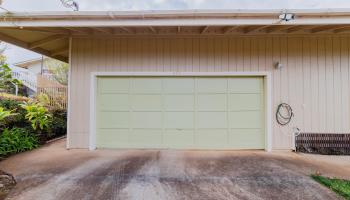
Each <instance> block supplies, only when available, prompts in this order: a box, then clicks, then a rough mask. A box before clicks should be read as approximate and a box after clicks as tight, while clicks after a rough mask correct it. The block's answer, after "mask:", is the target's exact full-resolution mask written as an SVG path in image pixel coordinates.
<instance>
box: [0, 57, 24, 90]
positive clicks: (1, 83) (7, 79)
mask: <svg viewBox="0 0 350 200" xmlns="http://www.w3.org/2000/svg"><path fill="white" fill-rule="evenodd" d="M15 85H21V82H20V81H19V80H17V79H15V78H13V77H12V70H11V68H10V67H9V66H8V65H7V64H2V65H0V89H2V90H3V91H5V92H7V93H14V90H15Z"/></svg>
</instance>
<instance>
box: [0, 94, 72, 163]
mask: <svg viewBox="0 0 350 200" xmlns="http://www.w3.org/2000/svg"><path fill="white" fill-rule="evenodd" d="M45 99H46V98H45V97H39V98H37V99H29V98H25V97H15V96H13V95H8V94H1V95H0V107H1V108H3V109H4V111H7V110H11V111H12V112H16V113H17V114H16V115H10V116H8V117H6V118H5V120H3V122H2V123H3V126H2V127H6V129H5V130H1V126H0V140H2V142H3V143H0V147H3V145H5V146H6V147H8V148H9V149H13V147H14V146H16V147H17V146H19V144H18V141H17V139H18V138H21V140H23V141H28V140H31V139H30V138H34V140H35V143H33V144H35V145H34V146H33V148H35V147H37V146H38V144H44V143H45V142H46V141H47V140H49V139H52V138H56V137H58V136H62V135H65V134H66V131H67V123H66V120H67V113H66V110H63V109H60V108H58V107H53V106H47V107H46V106H44V104H45ZM22 100H23V101H22ZM1 108H0V110H1ZM0 113H1V112H0ZM17 129H19V130H20V132H21V134H19V133H17V132H19V131H17ZM15 130H16V131H15ZM11 131H13V132H16V133H14V134H15V135H16V136H14V135H13V134H10V133H9V132H11ZM24 132H25V134H24ZM2 133H3V134H2ZM22 133H23V134H22ZM1 138H2V139H1ZM3 138H7V139H3ZM28 138H29V139H28ZM12 140H13V141H12ZM4 141H5V142H4ZM12 143H15V144H12ZM24 143H25V142H24ZM29 146H30V145H29ZM4 148H5V147H3V148H2V149H4ZM31 149H32V148H23V151H25V150H31ZM1 151H2V152H1ZM21 151H22V150H18V151H14V150H13V151H12V150H11V152H10V151H9V150H8V149H4V150H0V157H1V156H5V155H10V154H12V153H17V152H21Z"/></svg>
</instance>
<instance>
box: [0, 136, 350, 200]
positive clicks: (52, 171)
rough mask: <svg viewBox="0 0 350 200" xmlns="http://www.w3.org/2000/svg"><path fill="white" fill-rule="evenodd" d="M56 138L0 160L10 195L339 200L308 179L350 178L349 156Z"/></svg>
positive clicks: (72, 197)
mask: <svg viewBox="0 0 350 200" xmlns="http://www.w3.org/2000/svg"><path fill="white" fill-rule="evenodd" d="M64 142H65V141H63V140H62V141H58V142H55V143H53V144H50V145H48V146H45V147H43V148H40V149H38V150H35V151H32V152H27V153H23V154H20V155H17V156H14V157H11V158H10V159H8V160H5V161H2V162H0V169H4V170H5V171H8V172H10V173H13V174H14V175H15V177H16V178H17V181H18V184H17V186H16V187H15V189H14V190H13V191H12V192H11V193H10V195H9V197H8V199H23V200H30V199H35V200H39V199H45V200H50V199H64V200H69V199H72V200H76V199H101V200H102V199H103V200H104V199H123V200H124V199H137V200H139V199H150V200H155V199H162V200H166V199H181V200H182V199H338V197H337V196H336V195H335V194H334V193H333V192H331V191H329V190H328V189H327V188H325V187H323V186H321V185H319V184H318V183H316V182H314V181H313V180H311V179H310V178H309V174H310V173H314V172H316V171H319V172H321V173H323V174H324V175H328V176H337V177H342V178H350V177H348V176H350V159H349V157H329V156H328V157H327V156H315V155H303V154H295V153H290V152H273V153H266V152H263V151H148V150H147V151H146V150H145V151H141V150H138V151H136V150H135V151H126V150H125V151H124V150H123V151H122V150H119V151H117V150H98V151H93V152H89V151H87V150H65V149H64Z"/></svg>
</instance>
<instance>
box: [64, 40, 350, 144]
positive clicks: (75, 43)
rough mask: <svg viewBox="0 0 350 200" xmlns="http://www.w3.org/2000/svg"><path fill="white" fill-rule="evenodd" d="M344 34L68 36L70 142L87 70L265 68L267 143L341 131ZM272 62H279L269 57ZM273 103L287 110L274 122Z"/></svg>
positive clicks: (82, 140)
mask: <svg viewBox="0 0 350 200" xmlns="http://www.w3.org/2000/svg"><path fill="white" fill-rule="evenodd" d="M349 43H350V39H349V36H307V35H305V36H288V37H287V36H242V37H201V38H198V37H197V38H196V37H193V38H191V37H183V38H180V37H169V38H166V37H158V38H146V37H145V38H141V37H140V38H119V39H118V38H104V39H92V38H89V39H88V38H74V39H73V40H72V47H71V76H70V81H71V82H70V86H71V90H70V100H71V103H70V113H69V143H68V146H69V147H70V148H87V147H88V139H89V136H88V134H89V130H88V129H89V103H90V102H89V92H90V73H91V72H105V71H106V72H107V71H108V72H109V71H137V72H143V71H147V72H152V71H153V72H169V71H171V72H172V71H176V72H177V71H186V72H227V71H229V72H242V71H268V72H270V73H271V78H272V93H273V98H272V99H273V100H272V113H273V144H272V145H273V149H290V148H291V145H292V137H291V134H290V133H291V132H292V128H293V127H294V126H297V127H299V128H300V129H301V130H302V131H303V132H317V133H345V132H349V118H350V117H349V113H350V112H349V109H350V108H349V103H350V101H349V53H350V52H349V46H350V45H349ZM277 61H278V62H280V63H281V64H282V65H283V68H281V69H275V68H274V63H275V62H277ZM281 102H286V103H289V104H290V105H291V106H292V108H293V111H294V115H295V117H294V118H293V121H292V123H291V124H290V125H289V126H287V127H281V126H279V125H278V124H277V123H276V120H275V118H274V113H275V111H276V108H277V105H278V104H279V103H281Z"/></svg>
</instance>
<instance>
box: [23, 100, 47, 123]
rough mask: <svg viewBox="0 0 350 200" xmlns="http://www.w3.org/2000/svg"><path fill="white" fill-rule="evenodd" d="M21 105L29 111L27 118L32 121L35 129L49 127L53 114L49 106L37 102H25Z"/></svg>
mask: <svg viewBox="0 0 350 200" xmlns="http://www.w3.org/2000/svg"><path fill="white" fill-rule="evenodd" d="M21 107H22V108H23V109H24V110H26V111H27V114H26V115H25V118H26V119H27V120H29V121H30V122H31V124H32V128H33V129H34V130H37V129H38V128H39V129H40V130H43V129H44V128H48V126H49V123H50V119H51V115H50V114H49V113H48V110H47V108H45V107H44V106H43V105H41V104H40V103H36V102H25V103H23V104H21Z"/></svg>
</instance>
